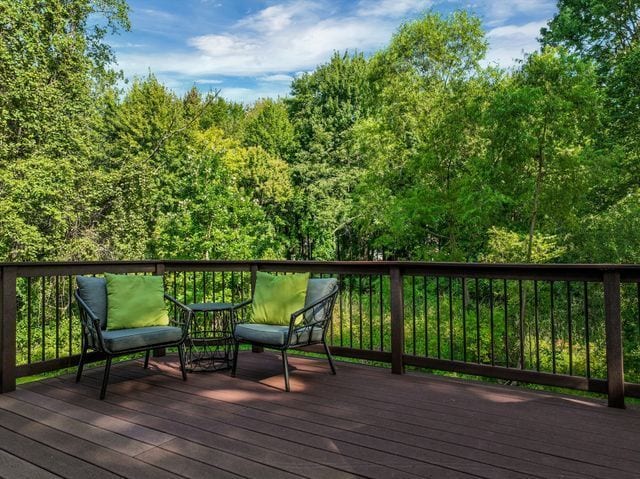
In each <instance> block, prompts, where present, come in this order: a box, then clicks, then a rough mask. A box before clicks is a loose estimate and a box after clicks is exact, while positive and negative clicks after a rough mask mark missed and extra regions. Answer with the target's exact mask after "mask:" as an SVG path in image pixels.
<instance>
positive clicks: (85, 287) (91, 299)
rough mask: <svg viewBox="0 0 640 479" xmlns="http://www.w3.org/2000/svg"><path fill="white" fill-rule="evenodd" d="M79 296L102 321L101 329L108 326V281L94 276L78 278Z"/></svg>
mask: <svg viewBox="0 0 640 479" xmlns="http://www.w3.org/2000/svg"><path fill="white" fill-rule="evenodd" d="M76 283H77V284H78V295H79V296H80V298H82V300H83V301H84V302H85V303H86V304H87V306H89V309H90V310H91V312H92V313H93V314H95V315H96V317H97V318H98V320H99V321H100V329H104V328H106V326H107V281H106V280H105V279H104V278H93V277H92V276H77V277H76Z"/></svg>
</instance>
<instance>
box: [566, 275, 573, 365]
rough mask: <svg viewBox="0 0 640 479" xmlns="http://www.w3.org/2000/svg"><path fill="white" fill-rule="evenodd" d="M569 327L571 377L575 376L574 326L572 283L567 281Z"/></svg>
mask: <svg viewBox="0 0 640 479" xmlns="http://www.w3.org/2000/svg"><path fill="white" fill-rule="evenodd" d="M567 326H568V328H569V376H572V375H573V324H572V319H571V282H570V281H567Z"/></svg>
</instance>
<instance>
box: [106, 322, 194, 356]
mask: <svg viewBox="0 0 640 479" xmlns="http://www.w3.org/2000/svg"><path fill="white" fill-rule="evenodd" d="M102 337H103V338H104V342H105V345H106V346H107V348H108V349H109V350H110V351H111V352H114V353H116V352H121V351H126V350H128V349H138V348H144V347H150V346H154V345H158V344H167V343H178V342H180V340H181V339H182V329H180V328H174V327H172V326H151V327H149V328H134V329H118V330H116V331H104V332H103V333H102Z"/></svg>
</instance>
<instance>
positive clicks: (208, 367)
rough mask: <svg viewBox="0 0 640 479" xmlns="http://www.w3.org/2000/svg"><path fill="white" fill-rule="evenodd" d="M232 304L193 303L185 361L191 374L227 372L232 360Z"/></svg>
mask: <svg viewBox="0 0 640 479" xmlns="http://www.w3.org/2000/svg"><path fill="white" fill-rule="evenodd" d="M235 306H236V305H235V304H234V303H193V304H189V305H188V308H190V309H191V310H192V311H193V318H192V320H191V327H190V328H189V335H188V337H187V340H186V341H185V361H186V365H187V370H188V371H190V372H200V371H220V370H222V369H229V368H230V367H231V365H232V360H233V324H234V320H235V317H234V315H235V310H234V307H235Z"/></svg>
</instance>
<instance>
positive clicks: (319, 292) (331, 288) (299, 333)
mask: <svg viewBox="0 0 640 479" xmlns="http://www.w3.org/2000/svg"><path fill="white" fill-rule="evenodd" d="M337 294H338V282H337V280H336V279H335V278H311V279H309V282H308V284H307V293H306V297H305V305H304V307H303V308H302V309H300V310H298V311H296V312H294V313H293V314H291V320H290V322H289V325H288V326H286V325H285V326H275V325H270V324H253V323H243V322H238V321H237V319H236V324H235V325H234V328H233V336H234V340H235V345H234V349H235V352H234V355H233V367H232V369H231V375H232V376H235V375H236V368H237V365H238V350H239V347H240V344H241V343H247V344H251V345H253V346H258V347H263V348H268V349H275V350H278V351H280V352H281V353H282V366H283V369H284V384H285V389H286V390H287V391H290V390H291V388H290V386H289V364H288V360H287V351H288V350H289V349H295V348H302V347H305V346H310V345H312V344H322V346H323V347H324V351H325V353H326V355H327V359H328V360H329V366H330V367H331V373H332V374H336V368H335V366H334V364H333V358H332V357H331V352H330V351H329V346H328V345H327V342H326V334H327V329H328V327H329V324H330V323H331V318H332V315H333V306H334V304H335V301H336V296H337ZM252 301H253V300H248V301H245V302H244V303H241V304H239V305H238V306H237V308H236V309H238V308H241V307H245V306H248V305H250V304H251V303H252ZM236 318H237V315H236Z"/></svg>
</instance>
